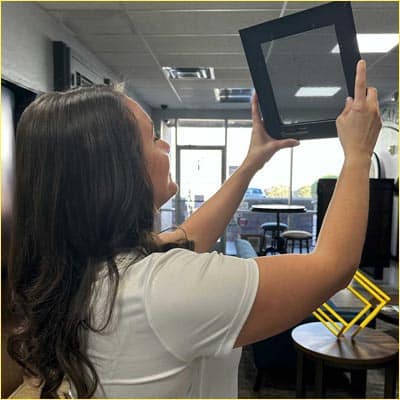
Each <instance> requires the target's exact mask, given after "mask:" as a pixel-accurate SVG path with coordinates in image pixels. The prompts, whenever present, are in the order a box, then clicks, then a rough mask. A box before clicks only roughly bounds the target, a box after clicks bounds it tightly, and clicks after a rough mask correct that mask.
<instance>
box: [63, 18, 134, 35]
mask: <svg viewBox="0 0 400 400" xmlns="http://www.w3.org/2000/svg"><path fill="white" fill-rule="evenodd" d="M63 22H64V24H65V25H66V26H67V27H68V28H69V29H70V30H72V31H73V32H75V33H77V34H80V35H87V34H100V35H104V34H127V33H132V30H131V27H130V25H129V23H128V21H127V18H126V17H124V16H122V15H121V14H120V13H117V14H115V15H112V16H110V17H103V18H98V19H94V20H92V19H85V18H75V19H74V18H70V19H69V18H66V19H64V21H63Z"/></svg>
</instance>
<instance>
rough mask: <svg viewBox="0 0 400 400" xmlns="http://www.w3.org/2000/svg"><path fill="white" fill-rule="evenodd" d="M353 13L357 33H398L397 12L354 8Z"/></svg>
mask: <svg viewBox="0 0 400 400" xmlns="http://www.w3.org/2000/svg"><path fill="white" fill-rule="evenodd" d="M382 4H384V3H382ZM353 15H354V23H355V25H356V30H357V32H358V33H398V31H399V30H398V29H399V28H398V25H399V20H398V12H392V11H391V10H383V9H379V10H378V9H376V10H373V11H371V10H368V9H361V10H354V12H353Z"/></svg>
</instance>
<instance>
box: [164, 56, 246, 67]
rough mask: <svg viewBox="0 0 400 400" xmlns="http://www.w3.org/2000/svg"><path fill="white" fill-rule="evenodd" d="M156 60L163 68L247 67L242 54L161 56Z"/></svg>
mask: <svg viewBox="0 0 400 400" xmlns="http://www.w3.org/2000/svg"><path fill="white" fill-rule="evenodd" d="M158 60H159V62H160V64H161V65H162V66H163V67H214V68H226V67H229V66H231V65H234V66H235V67H236V68H240V67H247V61H246V58H245V56H244V54H206V55H201V54H200V55H198V54H193V55H188V56H185V55H172V56H170V55H161V56H159V57H158Z"/></svg>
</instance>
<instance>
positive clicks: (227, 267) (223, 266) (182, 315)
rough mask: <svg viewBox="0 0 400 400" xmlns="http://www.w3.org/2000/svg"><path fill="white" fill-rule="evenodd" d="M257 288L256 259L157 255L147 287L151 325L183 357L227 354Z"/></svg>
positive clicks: (182, 252) (175, 253) (179, 252)
mask: <svg viewBox="0 0 400 400" xmlns="http://www.w3.org/2000/svg"><path fill="white" fill-rule="evenodd" d="M257 288H258V268H257V264H256V262H255V261H254V260H252V259H242V258H237V257H232V256H225V255H222V254H218V253H216V252H213V253H203V254H197V253H194V252H191V251H188V250H183V249H174V250H170V251H169V252H167V253H163V254H161V253H157V254H153V262H152V267H151V274H150V275H149V279H148V282H147V285H146V288H145V306H146V312H147V316H148V319H149V323H150V325H151V327H152V329H153V330H154V332H155V334H156V335H157V336H158V338H159V340H160V341H161V343H162V344H163V346H164V347H165V348H166V349H167V350H168V351H169V352H171V353H172V354H174V355H175V356H176V357H178V358H179V359H182V360H184V361H190V360H192V359H194V358H195V357H199V356H221V355H225V354H228V353H229V352H230V351H231V350H232V348H233V346H234V344H235V341H236V339H237V337H238V336H239V333H240V331H241V329H242V326H243V325H244V323H245V322H246V319H247V317H248V314H249V312H250V310H251V307H252V305H253V302H254V299H255V296H256V293H257Z"/></svg>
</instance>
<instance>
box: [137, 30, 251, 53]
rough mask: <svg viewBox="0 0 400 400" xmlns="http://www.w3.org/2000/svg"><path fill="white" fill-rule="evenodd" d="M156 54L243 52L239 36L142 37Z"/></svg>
mask: <svg viewBox="0 0 400 400" xmlns="http://www.w3.org/2000/svg"><path fill="white" fill-rule="evenodd" d="M144 38H145V40H146V41H147V43H148V44H149V46H150V47H151V49H152V51H154V53H156V54H170V53H174V54H185V53H190V54H193V53H222V52H240V53H242V52H243V47H242V42H241V40H240V37H239V34H237V35H232V36H218V35H209V36H198V35H193V36H161V35H157V36H144Z"/></svg>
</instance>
